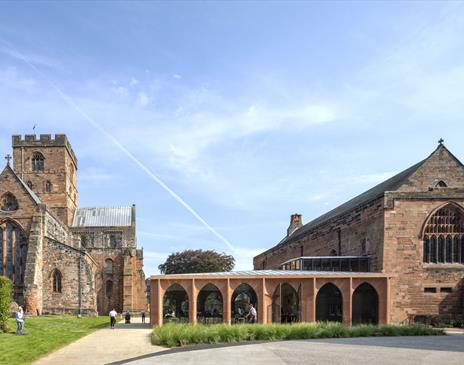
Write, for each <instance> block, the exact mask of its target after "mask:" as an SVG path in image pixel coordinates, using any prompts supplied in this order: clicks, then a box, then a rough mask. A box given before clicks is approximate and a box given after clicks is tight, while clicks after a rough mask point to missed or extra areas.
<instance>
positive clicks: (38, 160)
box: [32, 152, 45, 171]
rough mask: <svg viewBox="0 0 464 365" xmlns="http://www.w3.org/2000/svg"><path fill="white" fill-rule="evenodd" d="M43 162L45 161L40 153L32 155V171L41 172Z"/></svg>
mask: <svg viewBox="0 0 464 365" xmlns="http://www.w3.org/2000/svg"><path fill="white" fill-rule="evenodd" d="M44 160H45V159H44V157H43V155H42V154H41V153H39V152H36V153H34V155H33V156H32V171H43V170H44Z"/></svg>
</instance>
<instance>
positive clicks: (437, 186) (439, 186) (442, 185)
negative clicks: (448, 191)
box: [435, 180, 448, 188]
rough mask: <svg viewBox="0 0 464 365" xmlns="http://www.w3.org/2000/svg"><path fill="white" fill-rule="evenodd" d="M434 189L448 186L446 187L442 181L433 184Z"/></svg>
mask: <svg viewBox="0 0 464 365" xmlns="http://www.w3.org/2000/svg"><path fill="white" fill-rule="evenodd" d="M435 187H436V188H446V187H448V185H446V183H445V182H444V181H443V180H440V181H439V182H437V183H436V184H435Z"/></svg>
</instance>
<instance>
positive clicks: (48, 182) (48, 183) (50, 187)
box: [45, 181, 52, 193]
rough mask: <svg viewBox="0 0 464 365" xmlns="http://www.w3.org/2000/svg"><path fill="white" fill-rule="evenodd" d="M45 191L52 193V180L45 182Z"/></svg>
mask: <svg viewBox="0 0 464 365" xmlns="http://www.w3.org/2000/svg"><path fill="white" fill-rule="evenodd" d="M45 192H46V193H51V192H52V183H51V182H50V181H47V182H46V183H45Z"/></svg>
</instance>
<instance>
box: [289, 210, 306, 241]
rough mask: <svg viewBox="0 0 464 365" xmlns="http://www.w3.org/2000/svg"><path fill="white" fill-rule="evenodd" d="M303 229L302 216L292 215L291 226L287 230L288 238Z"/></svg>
mask: <svg viewBox="0 0 464 365" xmlns="http://www.w3.org/2000/svg"><path fill="white" fill-rule="evenodd" d="M300 227H303V223H302V221H301V214H292V215H291V216H290V225H289V226H288V228H287V237H289V236H290V235H292V234H293V232H295V231H296V230H297V229H298V228H300Z"/></svg>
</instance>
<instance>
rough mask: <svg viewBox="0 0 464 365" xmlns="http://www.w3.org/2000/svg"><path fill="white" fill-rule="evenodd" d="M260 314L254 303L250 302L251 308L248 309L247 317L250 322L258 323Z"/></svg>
mask: <svg viewBox="0 0 464 365" xmlns="http://www.w3.org/2000/svg"><path fill="white" fill-rule="evenodd" d="M257 316H258V314H257V313H256V309H255V307H253V304H251V303H250V304H249V309H248V314H247V315H246V318H248V322H249V323H256V317H257Z"/></svg>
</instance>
